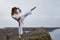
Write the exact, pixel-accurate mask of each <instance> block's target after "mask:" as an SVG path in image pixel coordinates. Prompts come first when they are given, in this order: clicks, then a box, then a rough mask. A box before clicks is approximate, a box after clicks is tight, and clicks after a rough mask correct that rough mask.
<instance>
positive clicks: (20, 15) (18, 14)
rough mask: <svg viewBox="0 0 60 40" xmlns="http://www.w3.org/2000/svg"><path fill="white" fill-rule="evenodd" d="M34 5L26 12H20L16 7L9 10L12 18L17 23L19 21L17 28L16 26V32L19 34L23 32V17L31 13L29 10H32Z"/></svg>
mask: <svg viewBox="0 0 60 40" xmlns="http://www.w3.org/2000/svg"><path fill="white" fill-rule="evenodd" d="M35 8H36V7H33V8H32V9H30V10H29V11H28V12H26V13H24V14H23V13H22V11H21V9H20V8H18V7H13V8H12V11H11V16H12V18H14V19H15V20H16V21H17V22H18V23H19V28H18V33H19V35H22V34H23V28H22V25H23V21H24V19H25V17H27V16H28V15H30V14H32V13H31V11H33V10H34V9H35Z"/></svg>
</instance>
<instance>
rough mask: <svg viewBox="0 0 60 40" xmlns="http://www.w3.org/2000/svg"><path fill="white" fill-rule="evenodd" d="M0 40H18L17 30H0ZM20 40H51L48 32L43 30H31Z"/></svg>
mask: <svg viewBox="0 0 60 40" xmlns="http://www.w3.org/2000/svg"><path fill="white" fill-rule="evenodd" d="M0 40H19V38H18V28H4V29H0ZM20 40H51V37H50V34H49V32H47V31H45V29H43V28H38V29H37V28H36V29H33V30H32V31H31V32H28V33H24V34H23V35H22V38H21V39H20Z"/></svg>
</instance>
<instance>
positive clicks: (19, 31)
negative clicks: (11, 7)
mask: <svg viewBox="0 0 60 40" xmlns="http://www.w3.org/2000/svg"><path fill="white" fill-rule="evenodd" d="M18 33H19V35H22V34H23V28H22V25H21V24H20V22H19V28H18Z"/></svg>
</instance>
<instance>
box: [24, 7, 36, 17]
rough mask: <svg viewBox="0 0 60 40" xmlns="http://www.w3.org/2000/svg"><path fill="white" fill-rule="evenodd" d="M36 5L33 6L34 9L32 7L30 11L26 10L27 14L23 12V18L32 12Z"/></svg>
mask: <svg viewBox="0 0 60 40" xmlns="http://www.w3.org/2000/svg"><path fill="white" fill-rule="evenodd" d="M35 8H36V7H33V8H32V9H30V11H28V12H26V13H25V14H23V18H25V17H27V16H28V15H30V14H32V13H31V11H33V10H34V9H35Z"/></svg>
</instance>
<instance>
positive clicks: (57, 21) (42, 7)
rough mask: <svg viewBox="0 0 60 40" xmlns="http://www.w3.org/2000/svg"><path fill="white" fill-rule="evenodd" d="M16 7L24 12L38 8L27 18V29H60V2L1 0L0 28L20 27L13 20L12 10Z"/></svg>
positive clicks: (59, 0)
mask: <svg viewBox="0 0 60 40" xmlns="http://www.w3.org/2000/svg"><path fill="white" fill-rule="evenodd" d="M15 6H16V7H19V8H20V9H21V10H22V12H25V11H28V10H30V9H31V8H33V7H34V6H36V7H37V8H36V9H35V10H34V11H33V12H32V15H29V16H28V17H26V18H25V20H24V25H23V26H25V27H28V26H31V27H33V26H35V27H37V26H39V27H41V26H43V27H60V0H0V27H18V23H17V22H16V21H15V20H14V19H13V18H11V8H12V7H15Z"/></svg>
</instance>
